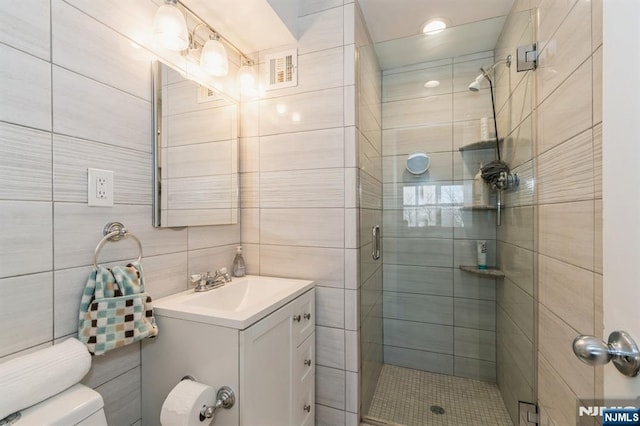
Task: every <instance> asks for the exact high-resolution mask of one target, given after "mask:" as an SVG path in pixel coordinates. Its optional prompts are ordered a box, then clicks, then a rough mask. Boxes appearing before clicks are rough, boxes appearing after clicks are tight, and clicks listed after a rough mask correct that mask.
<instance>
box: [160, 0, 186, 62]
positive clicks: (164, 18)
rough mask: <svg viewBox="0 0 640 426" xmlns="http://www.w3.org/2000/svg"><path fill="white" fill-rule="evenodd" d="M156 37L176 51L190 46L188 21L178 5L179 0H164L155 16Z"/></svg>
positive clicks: (168, 47)
mask: <svg viewBox="0 0 640 426" xmlns="http://www.w3.org/2000/svg"><path fill="white" fill-rule="evenodd" d="M153 34H154V37H155V39H156V40H157V41H158V42H159V43H160V44H162V45H163V46H164V47H165V48H167V49H169V50H174V51H181V50H185V49H186V48H187V47H189V30H188V29H187V21H186V19H185V17H184V15H183V14H182V12H181V11H180V9H178V7H177V0H164V4H163V5H162V6H160V7H159V8H158V10H157V12H156V15H155V16H154V18H153Z"/></svg>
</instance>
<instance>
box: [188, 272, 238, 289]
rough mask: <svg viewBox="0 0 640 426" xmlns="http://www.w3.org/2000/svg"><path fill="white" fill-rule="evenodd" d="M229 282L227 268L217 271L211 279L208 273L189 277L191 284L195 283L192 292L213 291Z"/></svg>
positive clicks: (229, 277)
mask: <svg viewBox="0 0 640 426" xmlns="http://www.w3.org/2000/svg"><path fill="white" fill-rule="evenodd" d="M229 282H231V276H230V275H229V273H228V272H227V268H220V269H218V270H217V271H216V272H215V275H214V276H213V277H212V276H211V273H210V272H207V273H206V274H204V273H203V274H195V275H191V283H192V284H196V283H197V284H196V286H195V287H194V289H193V291H197V292H200V291H209V290H213V289H214V288H218V287H222V286H223V285H225V284H226V283H229Z"/></svg>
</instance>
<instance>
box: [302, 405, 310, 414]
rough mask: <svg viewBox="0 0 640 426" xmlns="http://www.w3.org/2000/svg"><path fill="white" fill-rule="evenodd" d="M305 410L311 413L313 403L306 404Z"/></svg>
mask: <svg viewBox="0 0 640 426" xmlns="http://www.w3.org/2000/svg"><path fill="white" fill-rule="evenodd" d="M303 410H304V411H306V412H307V413H310V412H311V405H305V406H304V408H303Z"/></svg>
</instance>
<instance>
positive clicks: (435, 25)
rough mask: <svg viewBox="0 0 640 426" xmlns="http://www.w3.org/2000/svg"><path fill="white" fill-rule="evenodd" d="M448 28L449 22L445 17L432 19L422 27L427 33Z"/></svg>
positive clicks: (434, 32)
mask: <svg viewBox="0 0 640 426" xmlns="http://www.w3.org/2000/svg"><path fill="white" fill-rule="evenodd" d="M445 28H447V22H446V21H445V20H444V19H441V18H438V19H431V20H429V21H428V22H427V23H425V24H424V26H423V27H422V32H423V33H424V34H426V35H434V34H438V33H440V32H442V31H444V29H445Z"/></svg>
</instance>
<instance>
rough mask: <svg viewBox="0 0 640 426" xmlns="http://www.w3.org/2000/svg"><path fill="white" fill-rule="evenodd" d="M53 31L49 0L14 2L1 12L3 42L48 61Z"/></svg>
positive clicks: (15, 0)
mask: <svg viewBox="0 0 640 426" xmlns="http://www.w3.org/2000/svg"><path fill="white" fill-rule="evenodd" d="M34 10H37V11H38V13H33V11H34ZM50 31H51V9H50V2H49V1H48V0H14V1H12V2H11V3H9V2H7V3H6V7H3V8H2V10H1V11H0V42H2V43H4V44H7V45H10V46H14V47H15V48H16V49H20V50H22V51H24V52H27V53H30V54H32V55H35V56H37V57H39V58H41V59H44V60H45V61H48V60H49V59H50V44H51V39H50V34H51V33H50Z"/></svg>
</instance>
